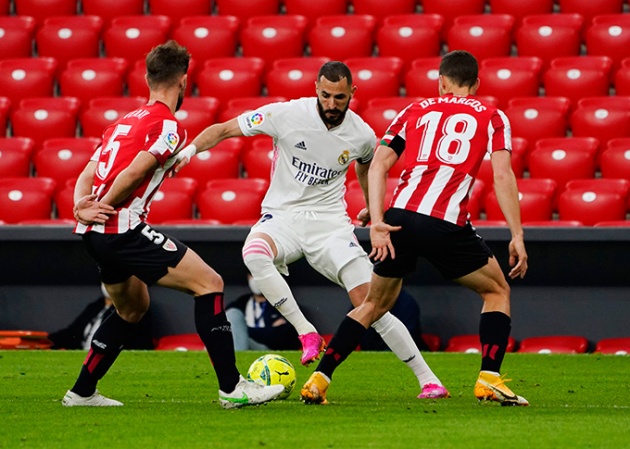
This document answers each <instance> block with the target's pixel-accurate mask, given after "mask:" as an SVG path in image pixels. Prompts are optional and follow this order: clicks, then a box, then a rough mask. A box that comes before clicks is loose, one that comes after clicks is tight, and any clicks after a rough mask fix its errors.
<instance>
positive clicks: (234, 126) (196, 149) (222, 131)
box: [174, 118, 243, 173]
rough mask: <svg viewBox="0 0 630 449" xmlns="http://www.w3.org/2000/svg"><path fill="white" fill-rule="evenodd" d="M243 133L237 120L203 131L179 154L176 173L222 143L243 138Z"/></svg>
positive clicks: (216, 124)
mask: <svg viewBox="0 0 630 449" xmlns="http://www.w3.org/2000/svg"><path fill="white" fill-rule="evenodd" d="M242 136H243V132H242V131H241V128H240V127H239V126H238V120H237V119H236V118H233V119H230V120H228V121H227V122H223V123H215V124H214V125H210V126H208V127H207V128H206V129H204V130H203V131H201V132H200V133H199V135H198V136H197V137H195V138H194V139H193V141H192V142H191V143H190V144H189V145H187V146H186V148H184V149H182V150H181V151H180V152H179V153H177V156H176V157H177V162H176V164H175V169H174V170H175V173H177V172H179V171H180V170H181V169H182V168H184V167H185V166H186V165H188V164H189V163H190V160H191V159H192V157H193V156H194V155H195V154H197V153H201V152H202V151H206V150H208V149H210V148H213V147H214V146H216V145H217V144H219V143H220V142H222V141H224V140H225V139H229V138H230V137H242Z"/></svg>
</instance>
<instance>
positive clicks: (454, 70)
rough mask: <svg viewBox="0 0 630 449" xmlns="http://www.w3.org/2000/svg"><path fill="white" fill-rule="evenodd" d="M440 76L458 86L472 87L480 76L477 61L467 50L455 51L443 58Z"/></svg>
mask: <svg viewBox="0 0 630 449" xmlns="http://www.w3.org/2000/svg"><path fill="white" fill-rule="evenodd" d="M440 75H443V76H445V77H447V78H449V79H450V80H451V81H453V82H454V83H455V84H457V85H458V86H467V87H472V86H474V85H475V83H476V82H477V77H478V76H479V65H478V64H477V59H475V57H474V56H473V55H472V54H471V53H469V52H467V51H465V50H453V51H452V52H450V53H447V54H445V55H444V57H443V58H442V61H441V62H440Z"/></svg>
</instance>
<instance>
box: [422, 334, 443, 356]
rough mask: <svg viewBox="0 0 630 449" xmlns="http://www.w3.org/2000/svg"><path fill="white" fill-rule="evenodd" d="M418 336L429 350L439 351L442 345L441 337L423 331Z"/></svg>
mask: <svg viewBox="0 0 630 449" xmlns="http://www.w3.org/2000/svg"><path fill="white" fill-rule="evenodd" d="M420 338H422V341H424V344H425V345H427V348H429V351H431V352H436V351H439V350H440V348H441V347H442V339H441V338H440V336H439V335H435V334H424V333H423V334H421V335H420Z"/></svg>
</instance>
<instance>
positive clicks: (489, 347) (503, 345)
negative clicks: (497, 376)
mask: <svg viewBox="0 0 630 449" xmlns="http://www.w3.org/2000/svg"><path fill="white" fill-rule="evenodd" d="M511 328H512V320H511V319H510V317H509V316H507V315H506V314H505V313H503V312H486V313H482V314H481V319H480V320H479V340H480V341H481V371H493V372H495V373H500V372H501V364H502V363H503V357H504V356H505V351H506V349H507V344H508V338H509V336H510V330H511Z"/></svg>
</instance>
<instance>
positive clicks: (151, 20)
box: [0, 13, 630, 70]
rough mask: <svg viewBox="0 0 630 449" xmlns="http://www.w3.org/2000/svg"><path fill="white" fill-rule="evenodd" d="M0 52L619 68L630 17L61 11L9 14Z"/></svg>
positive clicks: (0, 22) (3, 21) (130, 58)
mask: <svg viewBox="0 0 630 449" xmlns="http://www.w3.org/2000/svg"><path fill="white" fill-rule="evenodd" d="M0 30H2V32H1V33H0V49H1V51H0V58H18V57H32V56H39V57H54V58H56V59H57V61H58V65H59V67H58V70H63V69H64V68H65V66H66V63H67V61H68V60H69V59H71V58H93V57H100V56H106V57H117V58H123V59H126V60H127V62H128V64H129V66H130V67H131V66H133V65H134V64H135V63H136V61H138V60H142V59H143V58H144V55H145V54H146V53H147V52H148V51H149V50H150V49H151V48H152V47H153V46H155V45H157V44H159V43H162V42H164V41H165V40H167V39H169V38H173V39H175V40H177V41H178V42H180V43H181V44H182V45H185V46H186V47H187V48H188V49H189V51H190V52H191V54H192V56H193V58H194V59H195V60H197V61H198V63H199V64H200V65H203V63H204V62H205V61H206V60H207V59H210V58H217V57H230V56H245V57H258V58H261V59H263V60H264V61H265V62H266V63H267V65H268V66H270V65H271V63H272V62H273V61H274V60H276V59H284V58H293V57H301V56H313V57H327V58H331V59H336V60H345V59H348V58H356V57H369V56H386V57H390V56H395V57H398V58H400V59H401V60H402V61H403V63H404V68H405V70H406V69H408V68H409V65H410V63H411V61H412V60H413V59H417V58H422V57H431V56H439V55H440V52H441V51H442V50H443V44H445V45H446V48H451V49H454V48H458V49H464V50H469V51H471V52H472V53H473V54H475V55H476V57H477V58H478V59H479V60H482V59H486V58H489V57H506V56H511V55H518V56H536V57H539V58H540V59H541V60H542V62H543V67H544V68H546V67H547V66H548V64H549V62H550V61H551V59H553V58H556V57H560V56H579V55H582V54H586V55H590V56H608V57H609V58H610V59H611V61H612V64H613V69H614V70H616V69H618V68H619V67H620V64H621V61H622V60H623V59H624V58H627V57H629V56H630V50H629V49H628V47H629V46H628V41H629V40H630V37H629V34H630V15H628V14H603V15H598V16H595V17H594V18H592V21H591V22H588V23H587V22H586V21H585V19H584V17H583V16H581V15H579V14H569V13H559V14H543V15H531V16H526V17H524V18H523V19H522V21H520V22H519V23H518V24H517V23H516V20H515V17H514V16H512V15H510V14H475V15H458V16H457V17H455V18H454V19H453V26H451V27H450V28H448V31H447V28H446V26H445V18H444V17H443V16H442V15H439V14H430V13H424V14H403V15H386V16H384V17H382V16H372V15H367V14H353V15H326V16H321V17H319V18H317V20H316V21H315V23H314V24H310V23H309V20H308V18H307V17H306V16H303V15H297V14H275V15H264V16H255V17H251V18H249V19H247V21H246V22H241V20H240V19H239V18H238V17H235V16H227V15H215V16H212V15H205V16H204V15H196V16H195V15H191V16H188V17H184V18H182V19H181V20H180V21H179V22H177V24H176V25H175V24H173V21H172V19H171V18H170V17H168V16H164V15H132V16H118V17H115V18H114V19H112V20H111V21H109V22H107V23H105V22H104V20H103V19H102V18H101V17H99V16H94V15H75V16H60V15H54V16H49V17H46V18H45V19H43V21H42V22H41V23H39V24H38V22H37V20H36V19H35V18H34V17H30V16H23V15H18V16H5V17H3V16H0Z"/></svg>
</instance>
